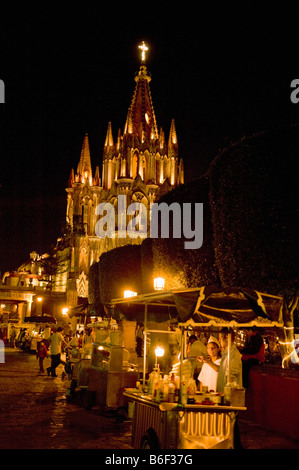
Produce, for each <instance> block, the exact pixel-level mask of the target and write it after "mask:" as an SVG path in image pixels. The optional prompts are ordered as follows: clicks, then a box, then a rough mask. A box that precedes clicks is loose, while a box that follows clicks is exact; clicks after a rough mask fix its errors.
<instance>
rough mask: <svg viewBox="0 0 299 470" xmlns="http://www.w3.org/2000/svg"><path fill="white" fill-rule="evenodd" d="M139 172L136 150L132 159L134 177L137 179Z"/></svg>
mask: <svg viewBox="0 0 299 470" xmlns="http://www.w3.org/2000/svg"><path fill="white" fill-rule="evenodd" d="M137 173H138V153H137V152H135V153H134V155H133V161H132V178H133V179H135V178H136V176H137Z"/></svg>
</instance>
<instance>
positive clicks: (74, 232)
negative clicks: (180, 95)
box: [54, 42, 184, 307]
mask: <svg viewBox="0 0 299 470" xmlns="http://www.w3.org/2000/svg"><path fill="white" fill-rule="evenodd" d="M139 48H140V50H141V65H140V69H139V71H138V72H137V73H136V75H135V77H134V79H135V82H136V83H135V89H134V92H133V97H132V100H131V104H130V107H129V109H128V113H127V116H126V120H125V123H124V128H123V132H121V130H118V133H117V136H116V138H114V137H113V132H112V124H111V123H110V122H109V123H108V128H107V133H106V138H105V142H104V149H103V160H102V171H101V174H100V167H99V165H98V166H96V169H95V172H94V173H93V171H92V165H91V155H90V148H89V140H88V135H87V134H86V135H85V136H84V139H83V145H82V150H81V155H80V159H79V163H78V166H77V169H76V171H74V169H72V170H71V172H70V177H69V181H68V185H67V188H66V192H67V208H66V231H65V235H64V236H63V237H62V239H60V240H59V242H58V245H57V261H58V269H57V273H56V276H55V281H54V290H56V291H60V292H65V291H66V303H67V305H69V307H72V306H75V305H77V303H78V301H79V300H80V299H79V298H81V299H82V298H83V299H86V298H88V272H89V268H90V266H91V265H92V263H94V262H96V261H98V260H99V258H100V256H101V254H102V253H104V252H107V251H109V250H112V249H114V248H116V247H120V246H123V245H125V244H129V243H136V244H140V243H141V242H142V238H140V237H135V238H132V237H128V236H126V235H124V234H123V233H120V226H121V227H123V226H124V224H123V222H124V221H120V220H119V219H118V218H117V216H116V224H115V230H114V232H113V236H112V237H105V238H100V237H98V236H97V233H96V223H97V220H98V216H97V215H96V214H97V212H96V208H97V206H98V205H99V204H102V203H109V204H110V205H111V204H112V206H114V208H115V210H116V214H117V201H118V196H123V197H125V200H126V206H127V207H128V206H129V205H130V204H131V203H133V202H141V203H142V204H143V205H144V206H145V207H146V208H147V211H148V215H149V209H150V204H151V203H153V202H156V201H158V200H159V198H160V197H161V196H163V195H164V194H165V193H167V192H168V191H171V190H172V189H173V188H175V187H177V186H178V185H180V184H183V183H184V168H183V160H182V159H181V158H179V155H178V141H177V133H176V127H175V121H174V119H173V120H172V121H171V123H170V131H169V136H168V140H167V139H166V138H165V133H164V131H163V129H162V127H161V128H160V129H158V125H157V121H156V115H155V111H154V106H153V101H152V96H151V91H150V86H149V84H150V81H151V75H150V73H149V72H148V70H147V67H146V66H145V58H146V51H147V50H148V47H147V46H146V45H145V44H144V42H143V43H142V44H141V45H140V46H139ZM127 217H128V216H127ZM120 222H122V223H120ZM125 222H128V220H127V221H125Z"/></svg>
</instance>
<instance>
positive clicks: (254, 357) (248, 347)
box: [241, 326, 265, 388]
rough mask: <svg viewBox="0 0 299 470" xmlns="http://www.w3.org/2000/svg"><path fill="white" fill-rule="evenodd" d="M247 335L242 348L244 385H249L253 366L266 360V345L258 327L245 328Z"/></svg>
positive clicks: (246, 386)
mask: <svg viewBox="0 0 299 470" xmlns="http://www.w3.org/2000/svg"><path fill="white" fill-rule="evenodd" d="M244 331H245V334H246V336H247V338H246V341H245V346H244V348H243V349H242V350H241V354H242V370H243V386H244V387H245V388H248V386H249V372H250V369H251V367H253V366H258V365H261V364H263V363H264V362H265V345H264V340H263V337H262V336H261V335H260V334H259V333H258V330H257V327H256V326H252V327H248V328H244Z"/></svg>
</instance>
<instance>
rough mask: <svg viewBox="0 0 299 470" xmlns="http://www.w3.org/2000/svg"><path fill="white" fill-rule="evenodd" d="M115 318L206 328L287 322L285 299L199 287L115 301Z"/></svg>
mask: <svg viewBox="0 0 299 470" xmlns="http://www.w3.org/2000/svg"><path fill="white" fill-rule="evenodd" d="M112 304H113V305H114V309H113V311H112V316H113V317H114V318H116V319H120V318H121V316H123V317H124V318H126V319H127V320H135V321H142V320H143V316H144V309H145V305H147V319H148V321H157V322H164V321H167V320H171V319H173V318H176V319H177V320H178V321H179V322H182V323H186V322H187V323H190V324H192V325H198V326H200V325H202V326H212V325H217V326H252V325H256V326H278V327H282V326H283V325H284V323H285V318H284V315H285V313H286V309H284V301H283V298H282V297H279V296H274V295H269V294H265V293H261V292H259V291H256V290H252V289H247V288H235V287H227V288H218V287H213V286H202V287H198V288H190V289H180V290H171V291H165V292H156V293H152V294H145V295H142V296H136V297H132V298H130V299H115V300H113V301H112Z"/></svg>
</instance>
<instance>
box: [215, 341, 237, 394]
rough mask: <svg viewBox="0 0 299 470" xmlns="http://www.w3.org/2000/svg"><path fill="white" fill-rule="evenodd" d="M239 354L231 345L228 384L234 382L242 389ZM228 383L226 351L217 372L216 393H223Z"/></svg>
mask: <svg viewBox="0 0 299 470" xmlns="http://www.w3.org/2000/svg"><path fill="white" fill-rule="evenodd" d="M241 357H242V355H241V353H240V352H239V351H238V349H237V347H236V345H235V344H232V346H231V351H230V361H229V362H230V382H236V383H237V385H238V386H239V387H242V360H241ZM227 381H228V350H227V349H226V350H225V351H224V352H223V353H222V356H221V362H220V366H219V371H218V379H217V392H222V393H223V391H224V387H225V385H226V383H227Z"/></svg>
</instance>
